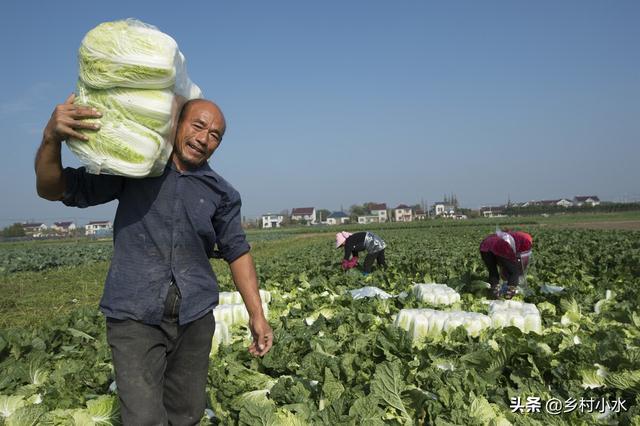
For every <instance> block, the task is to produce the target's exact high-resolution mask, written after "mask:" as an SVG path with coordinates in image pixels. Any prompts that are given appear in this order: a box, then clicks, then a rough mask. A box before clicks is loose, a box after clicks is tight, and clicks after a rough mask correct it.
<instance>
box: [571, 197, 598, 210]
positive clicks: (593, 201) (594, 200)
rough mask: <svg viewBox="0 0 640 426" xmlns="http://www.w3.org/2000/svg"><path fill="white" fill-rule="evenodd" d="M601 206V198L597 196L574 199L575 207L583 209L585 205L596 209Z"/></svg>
mask: <svg viewBox="0 0 640 426" xmlns="http://www.w3.org/2000/svg"><path fill="white" fill-rule="evenodd" d="M598 204H600V198H598V196H597V195H577V196H575V197H573V205H574V206H578V207H582V206H584V205H589V206H591V207H595V206H597V205H598Z"/></svg>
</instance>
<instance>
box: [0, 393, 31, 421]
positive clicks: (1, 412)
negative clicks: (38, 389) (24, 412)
mask: <svg viewBox="0 0 640 426" xmlns="http://www.w3.org/2000/svg"><path fill="white" fill-rule="evenodd" d="M25 404H26V401H25V400H24V396H23V395H15V396H14V395H0V417H5V418H6V417H9V416H10V415H12V414H13V413H14V412H15V411H16V410H17V409H18V408H21V407H24V406H25Z"/></svg>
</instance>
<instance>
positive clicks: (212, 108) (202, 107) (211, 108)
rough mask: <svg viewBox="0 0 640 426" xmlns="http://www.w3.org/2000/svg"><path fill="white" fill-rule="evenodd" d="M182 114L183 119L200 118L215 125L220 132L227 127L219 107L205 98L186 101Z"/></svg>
mask: <svg viewBox="0 0 640 426" xmlns="http://www.w3.org/2000/svg"><path fill="white" fill-rule="evenodd" d="M182 116H183V117H182V119H183V120H188V121H193V120H200V121H202V122H203V123H204V124H206V125H208V126H211V125H215V127H216V128H218V129H220V130H221V131H222V132H224V130H225V129H226V127H227V124H226V121H225V118H224V114H222V110H220V108H219V107H218V106H217V105H216V104H214V103H213V102H211V101H208V100H205V99H197V100H193V101H190V102H188V103H187V104H186V105H185V106H184V111H183V112H182Z"/></svg>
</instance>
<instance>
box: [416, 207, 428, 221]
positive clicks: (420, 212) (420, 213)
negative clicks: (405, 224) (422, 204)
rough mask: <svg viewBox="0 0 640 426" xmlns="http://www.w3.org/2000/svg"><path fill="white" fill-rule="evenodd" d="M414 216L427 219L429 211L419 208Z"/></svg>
mask: <svg viewBox="0 0 640 426" xmlns="http://www.w3.org/2000/svg"><path fill="white" fill-rule="evenodd" d="M413 218H414V219H415V220H426V219H427V212H425V211H424V210H422V209H417V210H416V211H415V212H414V215H413Z"/></svg>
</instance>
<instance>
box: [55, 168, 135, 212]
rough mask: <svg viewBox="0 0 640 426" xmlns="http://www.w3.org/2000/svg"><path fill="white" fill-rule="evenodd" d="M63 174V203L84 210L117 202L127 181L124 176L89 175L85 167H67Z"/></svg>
mask: <svg viewBox="0 0 640 426" xmlns="http://www.w3.org/2000/svg"><path fill="white" fill-rule="evenodd" d="M63 173H64V177H65V182H66V188H65V191H64V194H63V196H62V200H61V201H62V202H63V203H64V204H65V205H66V206H69V207H80V208H84V207H89V206H95V205H98V204H104V203H108V202H109V201H112V200H115V199H116V198H118V195H119V194H120V191H121V190H122V187H123V185H124V179H125V178H124V177H122V176H113V175H94V174H91V173H87V171H86V170H85V168H84V167H80V168H78V169H74V168H71V167H67V168H65V169H64V171H63Z"/></svg>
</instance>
